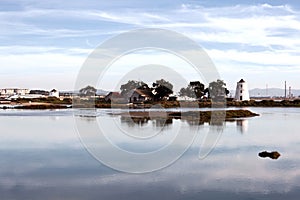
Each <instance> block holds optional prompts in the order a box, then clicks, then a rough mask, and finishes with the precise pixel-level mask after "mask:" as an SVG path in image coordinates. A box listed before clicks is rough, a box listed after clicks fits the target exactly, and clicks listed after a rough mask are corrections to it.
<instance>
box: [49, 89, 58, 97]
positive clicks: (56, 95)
mask: <svg viewBox="0 0 300 200" xmlns="http://www.w3.org/2000/svg"><path fill="white" fill-rule="evenodd" d="M49 97H56V98H59V92H58V91H57V90H56V89H53V90H51V91H50V93H49Z"/></svg>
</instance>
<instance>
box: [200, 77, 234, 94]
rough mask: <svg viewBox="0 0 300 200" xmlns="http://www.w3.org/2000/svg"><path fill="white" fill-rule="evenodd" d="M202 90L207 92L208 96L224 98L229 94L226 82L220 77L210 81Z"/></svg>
mask: <svg viewBox="0 0 300 200" xmlns="http://www.w3.org/2000/svg"><path fill="white" fill-rule="evenodd" d="M204 92H205V93H208V97H209V98H220V97H223V98H225V97H226V96H227V95H228V94H229V90H228V89H227V88H226V83H225V82H224V81H223V80H220V79H218V80H217V81H213V82H211V83H210V84H209V86H208V88H206V89H205V91H204Z"/></svg>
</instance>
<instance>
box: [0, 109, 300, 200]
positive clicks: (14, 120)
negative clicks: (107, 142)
mask: <svg viewBox="0 0 300 200" xmlns="http://www.w3.org/2000/svg"><path fill="white" fill-rule="evenodd" d="M253 110H254V108H253ZM255 111H256V112H257V113H261V117H260V118H253V119H251V120H237V121H233V122H231V123H230V122H228V124H229V125H228V126H225V127H224V126H222V127H224V133H223V134H222V137H221V139H220V141H219V143H218V145H217V146H216V148H215V149H214V151H213V152H212V154H211V155H210V156H209V157H207V158H206V159H204V160H199V159H198V158H197V154H198V151H199V146H198V145H199V143H200V142H201V141H200V139H201V138H200V139H199V142H198V143H197V141H195V145H193V146H192V148H191V149H190V150H189V151H188V152H187V153H186V154H185V155H184V156H183V157H181V158H180V159H179V160H178V161H177V162H176V163H175V164H174V165H172V166H170V167H168V168H165V169H163V170H160V171H157V172H154V173H147V174H140V175H132V174H127V173H120V172H117V171H114V170H111V169H110V168H108V167H105V166H104V165H102V164H100V163H99V162H97V161H96V160H95V159H93V158H92V156H91V155H90V154H89V153H88V152H86V151H85V149H84V148H83V147H82V144H81V143H80V141H79V139H78V137H77V134H76V132H75V131H74V124H73V123H74V121H73V119H72V117H71V116H69V115H67V116H66V115H65V114H64V116H61V115H62V113H53V114H55V115H59V116H61V117H60V118H58V119H57V120H56V119H55V120H53V119H52V118H51V117H49V116H48V117H45V116H44V117H41V116H40V115H41V114H39V113H38V112H33V113H29V112H26V113H20V114H17V113H15V112H13V111H10V112H4V111H3V112H2V115H0V118H1V132H0V136H1V140H0V177H1V178H0V194H1V200H2V199H3V200H8V199H16V200H18V199H20V200H21V199H31V200H38V199H41V197H44V199H51V200H58V199H74V200H81V199H110V200H114V199H142V200H146V199H149V200H150V199H162V197H163V198H165V199H181V200H188V199H236V200H238V199H272V200H273V199H278V200H279V199H295V200H296V199H298V198H299V195H300V190H299V188H300V171H299V165H300V156H299V155H300V149H299V144H300V137H299V131H298V130H299V120H300V108H293V109H288V108H285V109H284V110H283V109H281V108H268V109H266V108H255ZM18 112H19V111H18ZM38 114H39V115H38ZM50 114H51V113H50ZM53 114H52V115H53ZM37 115H38V116H37ZM42 115H46V114H44V113H43V114H42ZM20 116H21V117H20ZM97 118H98V117H97ZM99 118H101V119H104V118H105V119H106V120H107V121H108V120H110V121H113V120H114V119H113V118H111V117H109V116H99ZM117 119H119V118H117ZM82 120H84V121H86V120H93V121H95V120H96V118H88V117H82ZM122 120H123V123H126V124H123V125H124V126H125V125H126V126H127V124H128V123H130V124H132V125H133V126H135V127H138V126H147V124H148V125H149V126H151V127H152V129H151V130H153V127H154V125H153V124H154V123H152V121H153V122H154V121H155V120H154V119H152V118H150V119H148V118H147V119H143V121H147V123H146V122H139V120H137V122H138V123H135V122H132V121H134V120H130V122H126V119H122ZM168 120H169V119H164V120H161V121H160V120H158V122H157V124H160V125H161V123H163V122H164V121H165V123H166V121H168ZM171 121H172V123H171ZM171 121H170V123H169V122H167V123H169V124H170V125H169V126H168V127H169V128H168V129H167V130H165V131H166V133H167V134H165V135H168V134H170V135H171V134H174V127H176V125H182V126H184V125H186V126H187V130H188V129H190V128H191V127H192V128H194V127H197V126H198V125H200V126H201V128H202V130H206V129H209V128H210V127H209V126H208V123H202V122H201V120H200V119H198V118H193V119H192V118H191V119H184V118H181V119H180V120H178V119H174V118H173V119H171ZM155 123H156V122H155ZM87 124H88V126H90V123H87ZM141 124H143V125H141ZM216 124H218V123H216ZM155 126H156V124H155ZM242 131H243V133H244V132H248V133H249V134H246V135H243V136H241V135H240V134H239V133H241V132H242ZM112 132H113V131H112ZM163 136H164V135H160V137H163ZM131 146H134V145H132V144H131ZM145 146H146V147H147V145H144V144H143V145H141V147H143V148H145ZM263 150H269V151H273V150H278V151H279V152H280V153H282V155H284V156H282V157H280V159H278V160H276V161H274V160H271V159H261V158H259V157H258V156H257V154H258V152H260V151H263ZM104 152H105V153H108V154H109V153H110V152H109V151H104ZM254 169H255V170H254Z"/></svg>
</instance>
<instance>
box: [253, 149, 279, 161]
mask: <svg viewBox="0 0 300 200" xmlns="http://www.w3.org/2000/svg"><path fill="white" fill-rule="evenodd" d="M258 155H259V157H262V158H266V157H269V158H272V159H278V158H279V156H280V153H278V152H277V151H272V152H267V151H263V152H260V153H259V154H258Z"/></svg>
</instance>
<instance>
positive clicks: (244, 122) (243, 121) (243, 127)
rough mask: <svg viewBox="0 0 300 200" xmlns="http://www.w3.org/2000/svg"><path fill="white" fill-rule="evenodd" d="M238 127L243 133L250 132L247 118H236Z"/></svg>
mask: <svg viewBox="0 0 300 200" xmlns="http://www.w3.org/2000/svg"><path fill="white" fill-rule="evenodd" d="M236 127H237V129H238V131H239V132H240V133H242V134H244V133H247V132H248V120H246V119H241V120H236Z"/></svg>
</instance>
